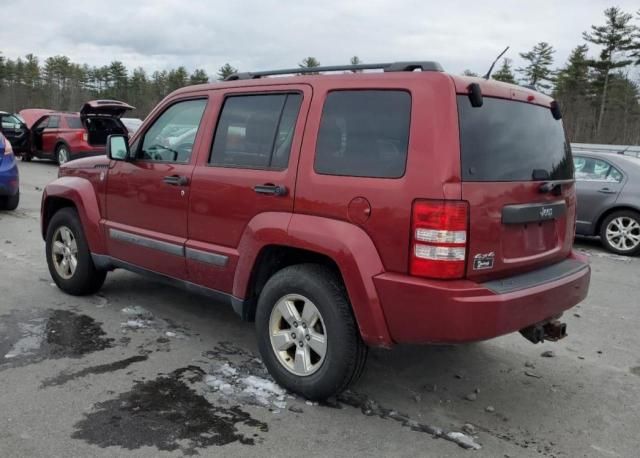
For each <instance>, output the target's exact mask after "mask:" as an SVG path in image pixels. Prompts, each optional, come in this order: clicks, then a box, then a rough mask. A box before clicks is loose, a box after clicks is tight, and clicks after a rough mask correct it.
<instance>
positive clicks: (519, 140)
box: [458, 95, 573, 181]
mask: <svg viewBox="0 0 640 458" xmlns="http://www.w3.org/2000/svg"><path fill="white" fill-rule="evenodd" d="M458 115H459V118H460V143H461V153H462V179H463V180H464V181H532V180H564V179H572V178H573V162H572V159H571V147H570V146H569V142H568V141H567V139H566V137H565V134H564V129H563V127H562V121H561V120H556V119H554V118H553V116H552V114H551V111H550V110H549V108H546V107H541V106H538V105H533V104H529V103H524V102H516V101H512V100H504V99H496V98H491V97H484V102H483V104H482V106H481V107H472V106H471V102H470V101H469V97H467V96H466V95H459V96H458Z"/></svg>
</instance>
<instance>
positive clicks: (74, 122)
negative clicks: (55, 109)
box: [64, 116, 82, 129]
mask: <svg viewBox="0 0 640 458" xmlns="http://www.w3.org/2000/svg"><path fill="white" fill-rule="evenodd" d="M64 120H65V121H67V126H68V127H69V129H82V121H81V120H80V118H76V117H72V116H67V117H65V118H64Z"/></svg>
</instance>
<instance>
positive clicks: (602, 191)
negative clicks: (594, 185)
mask: <svg viewBox="0 0 640 458" xmlns="http://www.w3.org/2000/svg"><path fill="white" fill-rule="evenodd" d="M598 192H601V193H602V194H615V193H616V191H615V190H613V189H611V188H602V189H598Z"/></svg>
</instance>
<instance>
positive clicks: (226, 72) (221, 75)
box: [218, 62, 238, 81]
mask: <svg viewBox="0 0 640 458" xmlns="http://www.w3.org/2000/svg"><path fill="white" fill-rule="evenodd" d="M234 73H238V69H237V68H234V67H232V66H231V64H230V63H229V62H227V63H226V64H224V65H223V66H222V67H220V68H219V69H218V79H219V80H221V81H224V80H225V79H227V78H228V77H229V76H231V75H233V74H234Z"/></svg>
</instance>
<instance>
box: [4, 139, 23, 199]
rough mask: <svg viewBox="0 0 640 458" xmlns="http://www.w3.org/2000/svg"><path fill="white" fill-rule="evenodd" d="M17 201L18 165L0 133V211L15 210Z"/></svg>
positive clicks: (18, 194) (11, 149)
mask: <svg viewBox="0 0 640 458" xmlns="http://www.w3.org/2000/svg"><path fill="white" fill-rule="evenodd" d="M19 201H20V179H19V177H18V164H17V163H16V157H15V156H14V155H13V148H12V147H11V143H9V141H8V140H7V139H6V138H4V135H2V134H1V133H0V210H15V209H16V208H17V207H18V202H19Z"/></svg>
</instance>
